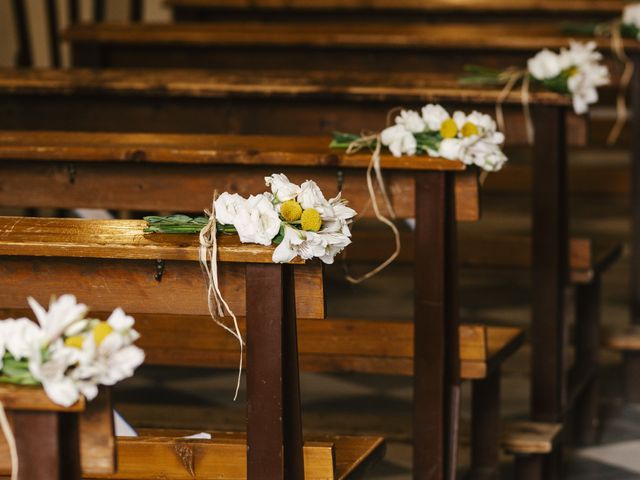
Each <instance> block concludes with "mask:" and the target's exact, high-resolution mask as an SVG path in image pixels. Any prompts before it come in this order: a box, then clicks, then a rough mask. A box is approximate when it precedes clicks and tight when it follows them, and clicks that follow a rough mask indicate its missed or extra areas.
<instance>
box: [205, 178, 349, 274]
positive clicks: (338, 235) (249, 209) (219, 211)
mask: <svg viewBox="0 0 640 480" xmlns="http://www.w3.org/2000/svg"><path fill="white" fill-rule="evenodd" d="M265 182H266V185H267V186H270V187H271V192H265V193H262V194H260V195H252V196H250V197H249V198H243V197H241V196H240V195H238V194H237V193H236V194H229V193H223V194H222V195H220V196H219V197H218V198H217V199H216V201H215V210H216V221H217V222H218V223H219V224H221V229H222V230H223V231H229V229H226V228H225V226H232V227H233V229H235V231H236V232H237V233H238V236H239V237H240V241H241V242H243V243H258V244H261V245H267V246H268V245H271V244H272V243H276V244H278V247H277V248H276V249H275V250H274V252H273V261H274V262H276V263H286V262H290V261H291V260H293V259H294V258H295V257H296V256H299V257H300V258H302V259H304V260H309V259H311V258H319V259H320V260H322V261H323V262H324V263H333V260H334V257H335V256H336V255H337V254H338V253H340V252H341V251H342V250H343V249H344V248H345V247H346V246H347V245H349V244H350V243H351V238H350V237H351V232H350V230H349V224H350V223H351V221H352V218H353V217H354V216H355V215H356V212H355V210H353V209H351V208H349V207H348V206H347V202H346V201H345V200H343V199H342V198H341V196H340V195H338V196H337V197H334V198H331V199H329V200H326V199H325V197H324V195H323V194H322V191H321V190H320V188H319V187H318V185H317V184H316V183H315V182H314V181H312V180H307V181H305V182H304V183H303V184H302V185H296V184H294V183H291V182H290V181H289V179H288V178H287V177H286V175H284V174H274V175H271V176H269V177H265Z"/></svg>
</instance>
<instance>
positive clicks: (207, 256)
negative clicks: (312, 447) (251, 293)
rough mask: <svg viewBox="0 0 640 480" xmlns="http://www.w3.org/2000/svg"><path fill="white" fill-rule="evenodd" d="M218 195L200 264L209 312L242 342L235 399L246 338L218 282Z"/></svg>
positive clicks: (205, 231)
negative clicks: (227, 320)
mask: <svg viewBox="0 0 640 480" xmlns="http://www.w3.org/2000/svg"><path fill="white" fill-rule="evenodd" d="M216 197H217V194H216V193H214V194H213V202H212V204H211V211H210V212H209V211H206V210H205V213H206V214H207V215H208V216H209V221H208V223H207V224H206V225H205V226H204V227H203V228H202V230H201V231H200V249H199V257H200V266H201V267H202V271H203V273H204V275H205V281H206V283H207V305H208V307H209V314H210V315H211V318H212V319H213V321H214V322H215V323H216V324H218V325H219V326H220V327H222V328H224V329H225V330H226V331H227V332H229V333H230V334H231V335H233V336H234V337H235V338H236V340H238V343H239V344H240V361H239V366H238V381H237V382H236V391H235V394H234V396H233V399H234V400H236V399H237V398H238V392H239V391H240V382H241V380H242V357H243V353H244V340H243V339H242V334H241V333H240V327H239V326H238V319H237V318H236V315H235V314H234V313H233V311H232V310H231V308H229V305H228V304H227V302H226V301H225V299H224V298H223V297H222V293H221V292H220V286H219V284H218V242H217V240H216V236H217V225H216V214H215V212H216V204H215V202H216ZM227 313H228V314H229V316H230V317H231V319H232V320H233V329H231V328H230V327H228V326H227V325H225V323H224V322H223V321H222V318H223V317H224V316H225V314H227Z"/></svg>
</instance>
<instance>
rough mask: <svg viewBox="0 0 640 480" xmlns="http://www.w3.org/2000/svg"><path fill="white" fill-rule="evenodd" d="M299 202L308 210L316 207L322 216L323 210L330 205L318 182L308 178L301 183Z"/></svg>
mask: <svg viewBox="0 0 640 480" xmlns="http://www.w3.org/2000/svg"><path fill="white" fill-rule="evenodd" d="M297 200H298V203H299V204H300V206H301V207H302V208H303V209H304V210H306V209H307V208H314V209H316V210H317V211H318V213H319V214H320V215H321V216H322V214H323V210H325V209H326V207H328V206H329V202H327V200H326V199H325V198H324V194H323V193H322V190H320V187H318V184H317V183H316V182H314V181H313V180H306V181H305V182H304V183H303V184H302V185H300V193H299V194H298V199H297Z"/></svg>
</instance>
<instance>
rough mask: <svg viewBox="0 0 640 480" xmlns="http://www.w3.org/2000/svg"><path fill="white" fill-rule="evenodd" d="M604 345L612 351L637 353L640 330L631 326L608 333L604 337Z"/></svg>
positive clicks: (639, 347)
mask: <svg viewBox="0 0 640 480" xmlns="http://www.w3.org/2000/svg"><path fill="white" fill-rule="evenodd" d="M604 344H605V345H606V346H607V348H611V349H613V350H621V351H638V350H640V328H639V327H638V326H635V325H631V326H628V327H626V328H624V329H621V330H612V331H609V332H607V334H606V335H605V338H604Z"/></svg>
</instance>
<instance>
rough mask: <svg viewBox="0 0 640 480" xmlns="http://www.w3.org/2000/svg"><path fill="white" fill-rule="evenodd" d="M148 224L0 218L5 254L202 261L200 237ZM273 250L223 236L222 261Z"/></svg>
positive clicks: (0, 250)
mask: <svg viewBox="0 0 640 480" xmlns="http://www.w3.org/2000/svg"><path fill="white" fill-rule="evenodd" d="M145 227H146V222H144V221H143V220H80V219H70V218H29V217H0V255H11V256H42V257H56V256H62V257H81V258H84V257H91V258H126V259H139V260H140V259H149V260H157V259H163V260H191V261H198V258H199V257H198V246H199V240H198V235H175V234H171V235H162V234H157V233H153V234H145V233H144V232H143V230H144V228H145ZM273 250H274V247H264V246H262V245H254V244H250V243H240V241H239V239H238V237H237V236H236V235H229V236H227V235H218V259H219V260H220V261H221V262H240V263H271V262H272V260H271V256H272V254H273ZM291 263H304V262H303V261H302V260H300V259H299V258H295V259H294V260H293V261H292V262H291Z"/></svg>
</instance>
